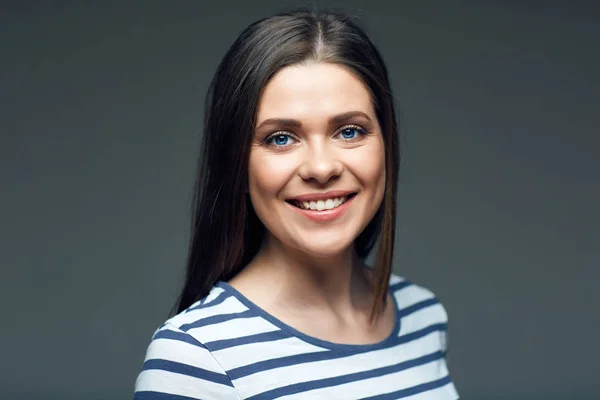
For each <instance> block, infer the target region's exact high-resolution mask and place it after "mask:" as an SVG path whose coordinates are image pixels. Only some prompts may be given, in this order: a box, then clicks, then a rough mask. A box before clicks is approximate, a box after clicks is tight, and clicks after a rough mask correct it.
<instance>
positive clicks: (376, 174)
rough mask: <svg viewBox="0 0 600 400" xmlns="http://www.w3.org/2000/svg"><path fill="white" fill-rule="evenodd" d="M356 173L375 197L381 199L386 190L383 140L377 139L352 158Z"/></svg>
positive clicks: (377, 199) (353, 168)
mask: <svg viewBox="0 0 600 400" xmlns="http://www.w3.org/2000/svg"><path fill="white" fill-rule="evenodd" d="M352 170H353V172H354V175H355V176H356V177H357V178H358V180H359V181H360V182H361V183H362V185H363V186H364V187H365V188H367V189H368V190H369V191H370V192H371V194H372V196H373V199H374V200H376V201H378V202H379V201H381V199H382V198H383V192H384V190H385V149H384V146H383V140H382V139H380V140H375V141H373V142H372V143H371V144H369V145H368V146H364V147H363V148H361V151H360V152H359V153H357V154H356V155H355V157H354V158H353V160H352Z"/></svg>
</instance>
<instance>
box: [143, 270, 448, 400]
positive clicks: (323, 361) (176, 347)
mask: <svg viewBox="0 0 600 400" xmlns="http://www.w3.org/2000/svg"><path fill="white" fill-rule="evenodd" d="M389 290H390V293H391V294H392V298H393V300H394V303H395V305H396V320H395V327H394V330H393V332H392V334H391V335H390V336H389V337H388V338H387V339H385V340H383V341H381V342H379V343H376V344H371V345H344V344H336V343H331V342H326V341H323V340H320V339H316V338H314V337H310V336H307V335H304V334H303V333H301V332H298V331H297V330H295V329H294V328H292V327H290V326H288V325H286V324H284V323H283V322H281V321H279V320H277V319H276V318H274V317H273V316H271V315H270V314H267V313H266V312H265V311H263V310H261V309H260V308H258V307H257V306H256V305H254V304H253V303H252V302H250V301H249V300H248V299H247V298H245V297H244V296H243V295H241V294H240V293H239V292H237V291H236V290H235V289H234V288H232V287H231V286H229V285H228V284H227V283H224V282H219V283H218V284H217V285H215V287H214V288H213V289H212V291H211V292H210V294H209V295H208V296H207V297H206V298H205V299H203V300H201V301H199V302H197V303H195V304H193V305H192V306H190V307H189V308H188V309H187V310H186V311H184V312H182V313H180V314H179V315H177V316H175V317H173V318H171V319H170V320H168V321H167V322H166V323H165V324H164V325H163V326H161V327H160V328H159V329H158V330H157V331H156V332H155V334H154V336H153V338H152V341H151V343H150V346H149V347H148V351H147V354H146V360H145V362H144V366H143V368H142V372H141V373H140V375H139V376H138V379H137V381H136V387H135V399H137V400H166V399H173V400H191V399H224V400H227V399H252V400H269V399H359V398H360V399H372V400H375V399H378V400H379V399H381V400H383V399H385V400H391V399H411V400H429V399H431V400H433V399H436V400H445V399H457V398H458V394H457V392H456V389H455V388H454V385H453V383H452V381H451V379H450V376H449V373H448V369H447V365H446V360H445V356H446V351H447V349H446V332H447V314H446V311H445V309H444V307H443V306H442V304H441V303H440V302H439V301H438V300H437V298H436V297H435V296H434V295H433V293H431V292H430V291H428V290H427V289H424V288H422V287H420V286H417V285H414V284H412V283H411V282H409V281H407V280H404V279H402V278H400V277H398V276H395V275H393V276H392V278H391V280H390V289H389Z"/></svg>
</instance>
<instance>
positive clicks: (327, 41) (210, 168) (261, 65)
mask: <svg viewBox="0 0 600 400" xmlns="http://www.w3.org/2000/svg"><path fill="white" fill-rule="evenodd" d="M306 61H317V62H327V63H335V64H338V65H341V66H343V67H345V68H347V69H348V70H350V71H352V72H353V73H354V74H355V75H356V76H358V77H359V78H360V79H362V81H363V82H364V84H365V85H366V87H367V88H368V89H369V90H370V92H371V95H372V96H373V103H374V107H375V112H376V115H377V118H378V120H379V124H380V126H381V131H382V135H383V140H384V144H385V172H386V184H385V193H384V197H383V201H382V204H381V206H380V208H379V210H378V211H377V213H376V214H375V217H374V218H373V220H372V221H371V222H370V223H369V224H368V225H367V227H366V228H365V229H364V231H363V232H361V234H360V235H359V236H358V238H357V239H356V241H355V248H356V252H357V254H358V256H359V257H360V258H361V259H362V260H364V259H365V258H366V257H367V256H368V255H369V253H370V251H371V250H372V248H373V246H374V244H375V243H376V242H377V239H378V238H379V246H378V249H377V253H376V258H375V264H374V266H373V277H374V280H373V289H374V296H375V301H374V304H373V317H376V316H377V315H378V314H379V312H380V311H381V309H382V308H383V305H384V304H385V300H386V296H387V288H388V281H389V277H390V273H391V263H392V256H393V247H394V232H395V221H396V206H395V204H396V189H397V181H398V167H399V163H400V153H399V143H398V129H397V123H396V119H395V113H394V101H393V96H392V92H391V87H390V83H389V78H388V74H387V69H386V67H385V65H384V62H383V60H382V58H381V56H380V54H379V52H378V50H377V49H376V47H375V46H374V45H373V43H371V41H370V40H369V38H368V37H367V35H366V34H365V32H364V31H363V30H362V29H361V28H360V27H359V26H358V25H357V23H356V22H355V21H353V20H352V19H351V18H350V17H349V16H347V15H344V14H342V13H339V12H333V11H326V12H317V11H310V10H296V11H293V12H287V13H282V14H278V15H275V16H272V17H269V18H265V19H262V20H259V21H257V22H255V23H253V24H251V25H250V26H249V27H248V28H246V29H245V30H244V31H243V32H242V33H241V34H240V35H239V37H238V38H237V40H236V41H235V42H234V43H233V45H232V46H231V47H230V48H229V50H228V51H227V53H226V54H225V56H224V57H223V59H222V61H221V63H220V64H219V66H218V68H217V71H216V74H215V76H214V78H213V80H212V82H211V84H210V88H209V91H208V94H207V97H206V104H205V124H204V138H203V143H202V151H201V154H200V157H199V163H198V177H197V181H196V188H195V193H194V204H193V226H192V234H191V238H190V247H189V254H188V262H187V275H186V279H185V283H184V286H183V290H182V292H181V294H180V296H179V299H178V304H177V306H176V311H177V312H181V311H183V310H185V309H186V308H188V307H189V306H190V305H191V304H193V303H195V302H196V301H198V300H199V299H202V298H204V297H205V296H206V295H207V294H208V293H209V291H210V290H211V288H212V286H213V285H214V284H215V283H216V282H217V281H219V280H224V281H226V280H229V279H231V278H232V277H233V276H235V275H236V274H237V273H238V272H239V271H240V270H241V269H242V268H244V266H245V265H247V264H248V263H249V262H250V261H251V260H252V258H253V257H254V256H255V255H256V253H257V252H258V250H259V247H260V244H261V241H262V237H263V234H264V229H265V227H264V226H263V224H262V223H261V222H260V220H259V219H258V217H257V216H256V213H255V212H254V209H253V207H252V204H251V202H250V199H249V197H248V195H247V194H246V192H245V189H246V187H247V179H248V154H249V151H250V140H251V138H252V136H253V130H254V128H253V127H254V123H255V118H256V112H257V104H258V101H259V98H260V95H261V93H262V90H263V88H264V87H265V85H266V84H267V82H268V81H269V79H270V78H271V77H272V76H273V75H274V74H275V73H276V72H277V71H279V70H281V69H282V68H284V67H286V66H288V65H292V64H296V63H301V62H306Z"/></svg>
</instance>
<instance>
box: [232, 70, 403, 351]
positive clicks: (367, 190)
mask: <svg viewBox="0 0 600 400" xmlns="http://www.w3.org/2000/svg"><path fill="white" fill-rule="evenodd" d="M349 113H353V114H352V115H349ZM341 115H346V117H347V118H345V119H344V120H338V121H332V119H333V118H334V117H336V116H338V117H339V116H341ZM282 119H285V120H294V121H295V123H294V124H289V123H283V122H282V121H281V120H282ZM248 184H249V186H248V188H249V194H250V199H251V201H252V205H253V207H254V209H255V210H256V213H257V215H258V217H259V218H260V220H261V221H262V222H263V224H264V225H265V227H266V228H267V233H266V236H265V239H264V241H263V243H262V247H261V249H260V251H259V253H258V254H257V256H256V257H255V258H254V259H253V261H252V262H251V263H250V264H249V265H248V266H247V267H246V268H244V270H242V272H240V273H239V274H238V275H237V276H236V277H234V278H233V279H232V280H231V281H230V282H229V283H230V284H231V285H232V286H233V287H235V288H236V289H238V290H239V291H240V292H241V293H242V294H244V295H245V296H246V297H248V298H249V299H250V300H251V301H253V302H254V303H255V304H257V305H258V306H259V307H261V308H263V309H264V310H265V311H267V312H269V313H270V314H272V315H274V316H275V317H276V318H278V319H280V320H282V321H283V322H285V323H287V324H288V325H291V326H292V327H294V328H296V329H297V330H299V331H301V332H303V333H305V334H308V335H310V336H314V337H317V338H319V339H323V340H328V341H331V342H336V343H347V344H366V343H374V342H377V341H380V340H383V339H384V338H385V337H387V336H388V335H389V333H390V331H391V329H392V326H393V309H392V306H390V305H392V304H393V302H392V301H388V302H387V306H386V309H385V310H384V312H383V313H382V315H381V317H380V318H378V319H377V320H376V321H375V322H374V323H370V320H369V316H370V310H371V305H372V295H371V285H370V275H369V273H368V272H367V271H366V270H365V269H364V265H361V263H360V261H359V260H358V257H357V256H356V253H355V251H354V246H353V243H354V241H355V239H356V238H357V237H358V235H359V234H360V232H361V231H362V230H363V229H364V228H365V227H366V226H367V225H368V223H369V222H370V221H371V220H372V218H373V216H374V215H375V213H376V212H377V210H378V208H379V206H380V204H381V202H382V199H383V193H384V189H385V154H384V143H383V138H382V135H381V129H380V126H379V123H378V121H377V117H376V114H375V110H374V108H373V103H372V98H371V96H370V93H369V91H368V90H367V88H366V87H365V86H364V84H363V83H362V81H361V80H360V79H359V78H357V77H356V76H355V75H354V74H352V73H351V72H350V71H349V70H347V69H345V68H344V67H342V66H339V65H335V64H328V63H315V62H309V63H305V64H298V65H292V66H288V67H286V68H284V69H282V70H280V71H279V72H278V73H277V74H276V75H275V76H274V77H273V78H272V79H271V80H270V81H269V82H268V84H267V85H266V87H265V89H264V91H263V94H262V96H261V98H260V99H259V107H258V113H257V119H256V131H255V132H254V138H253V143H252V147H251V150H250V157H249V165H248ZM329 190H349V191H352V192H356V193H357V194H356V196H355V198H354V199H353V200H352V202H351V203H350V204H349V208H348V209H347V210H346V212H345V213H344V214H343V215H342V216H341V217H339V218H337V219H336V220H334V221H330V222H326V223H322V222H315V221H313V220H311V219H309V218H307V217H306V216H304V215H302V214H301V213H299V212H298V210H296V209H295V208H294V206H292V205H290V204H289V203H288V202H286V200H289V199H291V198H294V196H299V195H303V194H307V193H322V192H326V191H329ZM315 320H318V321H319V323H318V324H315V323H314V321H315Z"/></svg>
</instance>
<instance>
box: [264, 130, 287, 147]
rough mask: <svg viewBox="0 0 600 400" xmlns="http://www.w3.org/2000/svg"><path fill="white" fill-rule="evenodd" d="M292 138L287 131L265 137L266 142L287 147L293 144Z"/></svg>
mask: <svg viewBox="0 0 600 400" xmlns="http://www.w3.org/2000/svg"><path fill="white" fill-rule="evenodd" d="M292 139H293V138H292V137H291V136H290V135H288V134H286V133H278V134H275V135H272V136H269V137H268V138H267V139H265V143H267V144H270V145H274V146H275V147H286V146H289V145H290V144H291V141H292Z"/></svg>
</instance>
